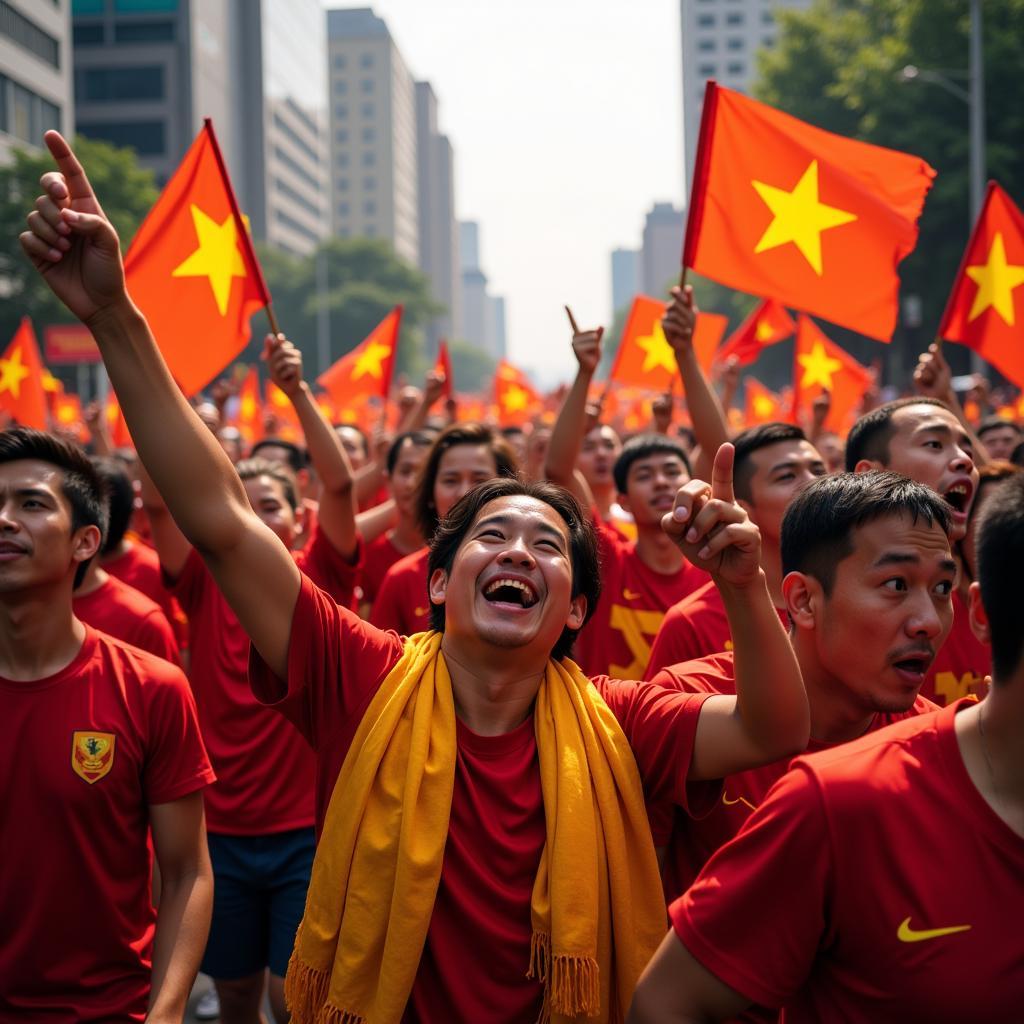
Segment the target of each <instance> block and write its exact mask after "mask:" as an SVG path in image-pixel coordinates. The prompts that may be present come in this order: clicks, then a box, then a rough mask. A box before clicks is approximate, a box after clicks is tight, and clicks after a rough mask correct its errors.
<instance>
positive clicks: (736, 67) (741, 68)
mask: <svg viewBox="0 0 1024 1024" xmlns="http://www.w3.org/2000/svg"><path fill="white" fill-rule="evenodd" d="M726 70H727V71H728V72H729V74H730V75H745V74H746V73H747V65H746V64H744V63H743V62H742V61H738V60H737V61H733V62H732V63H731V64H730V65H729V66H728V68H726Z"/></svg>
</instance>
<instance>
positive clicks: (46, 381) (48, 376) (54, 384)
mask: <svg viewBox="0 0 1024 1024" xmlns="http://www.w3.org/2000/svg"><path fill="white" fill-rule="evenodd" d="M41 379H42V384H43V390H44V391H49V392H51V393H52V392H55V391H60V381H59V380H57V378H56V377H54V375H53V374H52V373H50V371H49V370H48V369H46V367H45V366H44V367H43V375H42V378H41Z"/></svg>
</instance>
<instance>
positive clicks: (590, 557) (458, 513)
mask: <svg viewBox="0 0 1024 1024" xmlns="http://www.w3.org/2000/svg"><path fill="white" fill-rule="evenodd" d="M520 495H522V496H523V497H526V498H533V499H534V500H535V501H542V502H544V504H545V505H550V506H551V507H552V508H553V509H554V510H555V511H556V512H557V513H558V514H559V515H560V516H561V517H562V520H563V522H564V523H565V525H566V526H567V527H568V528H569V556H570V560H571V562H572V596H573V597H574V598H575V597H578V596H579V595H580V594H582V595H583V596H584V597H585V598H586V599H587V611H586V615H585V617H584V619H583V623H584V624H586V622H587V620H588V619H589V618H590V616H591V615H593V613H594V609H595V608H596V607H597V601H598V598H600V596H601V575H600V572H599V570H598V548H597V534H596V533H595V531H594V527H593V524H592V523H591V522H590V520H589V518H588V517H587V516H586V515H584V513H583V509H582V508H581V507H580V504H579V502H578V501H577V500H576V499H575V498H574V497H573V496H572V494H571V493H570V492H569V491H567V490H566V489H565V488H564V487H559V486H558V485H557V484H551V483H547V482H546V481H541V482H528V481H525V480H518V479H509V478H495V479H494V480H488V481H486V482H485V483H482V484H477V486H476V487H474V488H473V490H471V491H470V492H469V493H468V494H465V495H463V496H462V497H461V498H460V499H459V500H458V501H457V502H456V503H455V504H454V505H453V506H452V509H451V511H450V512H449V513H448V515H446V516H445V517H444V519H442V520H441V522H440V524H439V525H438V527H437V529H436V530H435V531H434V536H433V538H432V539H431V541H430V555H429V557H428V559H427V579H428V580H429V579H430V577H431V576H433V575H434V572H435V571H436V570H437V569H444V571H445V572H446V573H450V572H451V570H452V564H453V563H454V562H455V555H456V552H457V551H458V550H459V547H460V546H461V544H462V541H463V540H464V539H465V536H466V534H467V533H468V532H469V530H470V529H471V528H472V526H473V523H474V522H476V518H477V516H478V515H479V514H480V510H481V509H483V507H484V506H485V505H487V504H489V503H490V502H492V501H495V500H497V499H498V498H508V497H515V496H520ZM444 623H445V614H444V605H443V604H431V606H430V628H431V629H436V630H437V631H438V632H441V633H443V632H444ZM578 632H579V630H576V629H570V628H569V627H568V626H566V627H565V629H563V630H562V634H561V636H560V637H559V638H558V641H557V643H556V644H555V646H554V648H553V649H552V651H551V657H552V658H556V659H558V658H567V657H569V656H570V655H571V654H572V645H573V643H574V642H575V640H576V635H577V633H578Z"/></svg>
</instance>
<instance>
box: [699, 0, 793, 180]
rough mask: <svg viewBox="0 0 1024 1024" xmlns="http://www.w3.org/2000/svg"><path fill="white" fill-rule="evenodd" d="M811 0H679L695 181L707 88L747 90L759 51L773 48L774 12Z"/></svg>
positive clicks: (774, 37) (755, 69)
mask: <svg viewBox="0 0 1024 1024" xmlns="http://www.w3.org/2000/svg"><path fill="white" fill-rule="evenodd" d="M810 4H811V0H680V27H681V31H682V45H683V158H684V159H683V166H684V170H685V174H686V183H687V188H689V183H690V182H691V181H692V178H693V161H694V157H695V155H696V152H697V136H698V132H699V129H700V113H701V107H702V106H703V103H704V85H705V82H707V80H708V79H709V78H713V79H715V81H716V82H718V84H719V85H724V86H727V87H728V88H730V89H737V90H739V91H740V92H747V91H748V90H749V89H750V87H751V85H752V84H753V82H754V79H755V77H756V75H757V61H756V57H755V55H756V53H757V51H758V50H760V49H763V48H765V47H768V48H770V47H772V46H774V45H775V39H776V36H777V35H778V28H777V26H776V23H775V18H776V13H777V12H778V11H779V10H780V9H783V8H797V9H805V8H807V7H809V6H810Z"/></svg>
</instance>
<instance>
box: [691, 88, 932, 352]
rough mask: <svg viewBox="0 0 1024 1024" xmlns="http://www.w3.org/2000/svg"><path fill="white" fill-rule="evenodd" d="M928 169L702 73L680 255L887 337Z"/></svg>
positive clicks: (727, 280)
mask: <svg viewBox="0 0 1024 1024" xmlns="http://www.w3.org/2000/svg"><path fill="white" fill-rule="evenodd" d="M934 177H935V171H934V170H933V169H932V168H931V167H929V166H928V164H927V163H926V162H925V161H924V160H922V159H921V158H920V157H916V156H911V155H909V154H907V153H900V152H897V151H896V150H892V149H883V148H882V147H881V146H872V145H869V144H868V143H866V142H858V141H856V140H854V139H847V138H844V137H843V136H841V135H833V134H832V133H831V132H826V131H823V130H822V129H820V128H815V127H813V126H812V125H809V124H807V123H805V122H804V121H798V120H797V119H796V118H795V117H790V115H788V114H784V113H782V111H780V110H775V109H774V108H772V107H769V106H766V105H765V104H763V103H758V102H757V101H756V100H752V99H749V98H748V97H746V96H744V95H742V94H741V93H738V92H734V91H733V90H731V89H723V88H721V87H720V86H718V85H716V84H715V83H714V82H708V84H707V89H706V91H705V94H704V111H703V115H702V118H701V127H700V139H699V142H698V147H697V160H696V165H695V169H694V181H693V190H692V193H691V197H690V206H689V214H688V217H687V222H686V241H685V243H684V247H683V265H684V266H686V267H691V268H693V269H694V270H696V271H697V272H698V273H701V274H704V275H706V276H707V277H710V278H712V279H713V280H715V281H718V282H720V283H721V284H725V285H728V286H729V287H731V288H739V289H741V290H743V291H747V292H753V294H755V295H771V296H773V297H774V298H776V299H778V300H779V301H780V302H783V303H785V304H786V305H787V306H795V307H796V308H798V309H803V310H806V311H807V312H808V313H814V314H816V315H818V316H823V317H826V318H827V319H829V320H831V321H832V322H833V323H837V324H842V325H843V326H844V327H850V328H852V329H853V330H855V331H859V332H860V333H861V334H866V335H868V336H869V337H872V338H877V339H878V340H879V341H890V340H891V339H892V332H893V329H894V327H895V326H896V316H897V291H898V288H899V278H898V276H897V273H896V267H897V265H898V264H899V262H900V260H902V259H903V258H904V257H905V256H906V255H907V254H908V253H910V252H911V251H912V250H913V248H914V246H915V245H916V244H917V218H918V217H919V216H920V214H921V209H922V207H923V206H924V199H925V196H926V195H927V193H928V190H929V189H930V188H931V185H932V180H933V179H934Z"/></svg>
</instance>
